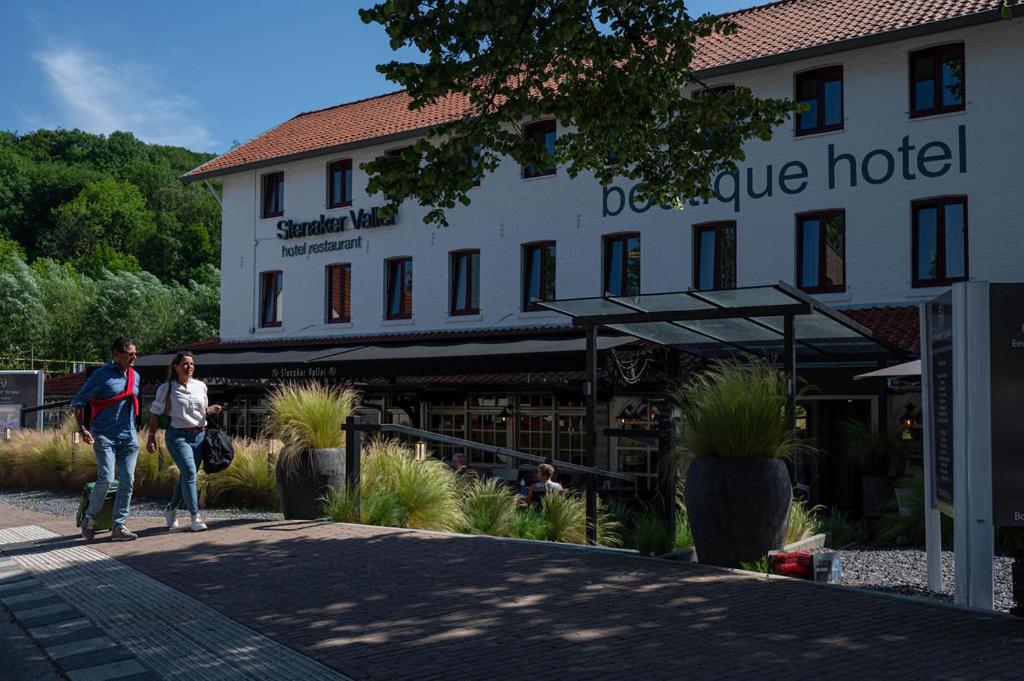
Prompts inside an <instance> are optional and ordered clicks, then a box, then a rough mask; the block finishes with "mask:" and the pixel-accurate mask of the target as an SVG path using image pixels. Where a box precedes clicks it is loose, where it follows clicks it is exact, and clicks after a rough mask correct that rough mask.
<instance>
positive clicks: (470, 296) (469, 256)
mask: <svg viewBox="0 0 1024 681" xmlns="http://www.w3.org/2000/svg"><path fill="white" fill-rule="evenodd" d="M448 273H449V280H450V285H449V295H448V309H449V311H450V313H451V314H452V316H455V315H461V314H479V313H480V251H478V250H475V249H473V250H465V251H452V253H451V260H450V266H449V270H448Z"/></svg>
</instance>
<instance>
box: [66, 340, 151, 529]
mask: <svg viewBox="0 0 1024 681" xmlns="http://www.w3.org/2000/svg"><path fill="white" fill-rule="evenodd" d="M111 349H112V350H113V355H114V361H112V362H110V363H109V364H106V365H104V366H102V367H100V368H99V369H97V370H96V371H94V372H93V373H92V375H90V376H89V379H88V380H87V381H86V382H85V385H84V386H82V389H81V390H79V391H78V394H77V395H75V397H74V399H73V400H71V407H72V409H73V411H74V414H75V421H76V422H77V423H78V432H79V433H81V434H82V440H84V441H85V443H86V444H91V445H92V449H93V452H95V453H96V486H95V487H93V490H92V496H91V497H90V499H89V506H88V508H86V510H85V517H84V518H82V537H84V538H85V539H87V540H91V539H92V538H93V537H95V536H96V516H98V515H99V514H100V511H102V510H103V502H104V500H105V499H106V497H107V489H109V487H110V483H111V482H113V480H114V472H115V469H116V472H117V483H118V484H117V495H116V496H115V497H114V526H113V531H112V532H111V535H110V538H111V540H112V541H131V540H132V539H136V538H138V535H136V534H135V533H134V532H130V531H129V530H128V528H127V527H125V521H127V520H128V509H129V507H130V505H131V501H132V485H133V484H134V482H135V461H136V459H138V457H139V443H138V440H137V439H136V437H135V418H136V417H137V416H138V415H139V374H138V373H137V372H136V371H135V369H133V368H132V365H133V364H135V358H136V357H138V355H139V353H138V352H137V351H136V350H135V343H133V342H131V341H130V340H128V339H127V338H118V339H117V340H115V341H114V344H113V347H112V348H111ZM86 404H88V405H89V408H90V411H91V414H90V422H89V423H84V421H83V407H85V405H86Z"/></svg>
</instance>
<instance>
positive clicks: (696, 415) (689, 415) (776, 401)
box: [673, 358, 814, 459]
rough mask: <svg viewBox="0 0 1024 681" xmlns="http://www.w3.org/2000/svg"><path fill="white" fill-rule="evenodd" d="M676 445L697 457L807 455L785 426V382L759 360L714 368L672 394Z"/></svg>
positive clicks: (805, 446) (804, 445)
mask: <svg viewBox="0 0 1024 681" xmlns="http://www.w3.org/2000/svg"><path fill="white" fill-rule="evenodd" d="M673 401H674V403H675V404H676V406H678V407H679V409H680V411H681V413H682V414H681V415H682V418H681V419H680V424H679V443H680V445H681V446H682V448H683V449H685V450H686V451H687V452H689V453H691V454H692V455H693V456H696V457H698V458H704V457H719V458H781V459H792V458H794V457H795V456H797V455H802V454H811V453H813V451H814V449H813V447H812V446H810V445H809V444H808V443H806V442H803V441H800V440H798V439H796V438H793V437H791V434H790V431H789V430H788V429H787V427H786V420H785V418H784V409H785V404H786V378H785V375H784V374H783V373H782V372H781V371H778V370H776V369H775V368H774V367H773V366H772V364H771V363H770V362H768V361H767V360H763V359H759V358H746V359H743V360H727V361H720V362H717V363H716V364H714V365H713V366H712V367H711V368H710V369H708V370H707V371H704V372H702V373H700V374H699V375H697V377H696V378H694V379H693V380H692V381H691V382H689V383H687V384H686V385H683V386H681V387H680V388H678V389H677V390H676V393H675V395H674V399H673Z"/></svg>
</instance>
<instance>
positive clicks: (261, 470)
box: [201, 438, 280, 508]
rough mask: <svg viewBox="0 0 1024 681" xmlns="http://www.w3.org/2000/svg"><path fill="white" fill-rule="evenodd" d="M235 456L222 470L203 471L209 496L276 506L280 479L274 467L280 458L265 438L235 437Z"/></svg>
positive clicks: (251, 503) (260, 505) (255, 504)
mask: <svg viewBox="0 0 1024 681" xmlns="http://www.w3.org/2000/svg"><path fill="white" fill-rule="evenodd" d="M233 444H234V447H235V458H234V460H233V461H232V462H231V465H230V466H228V467H227V468H226V469H224V470H223V471H221V472H220V473H213V474H212V475H207V474H205V473H204V474H202V476H201V477H202V479H203V481H204V484H205V488H204V489H205V491H206V499H207V501H208V502H215V501H217V500H220V499H227V500H230V501H232V502H236V503H239V502H241V503H247V504H248V505H251V506H256V507H265V508H277V507H278V506H279V505H280V502H278V501H277V480H276V478H275V475H274V466H275V464H276V462H277V457H276V456H273V455H271V454H270V447H269V443H268V442H267V441H266V440H250V439H248V438H236V439H235V440H233Z"/></svg>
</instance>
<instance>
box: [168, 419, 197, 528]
mask: <svg viewBox="0 0 1024 681" xmlns="http://www.w3.org/2000/svg"><path fill="white" fill-rule="evenodd" d="M205 438H206V433H204V432H203V431H201V430H200V431H198V432H194V431H190V430H181V429H179V428H168V429H167V435H166V437H165V440H166V441H167V451H168V452H170V453H171V458H172V459H174V465H175V466H177V467H178V482H177V484H176V485H175V486H174V494H172V495H171V502H170V503H169V504H168V506H170V507H171V508H178V504H180V503H181V500H182V499H184V500H185V503H186V504H187V505H188V510H189V513H191V514H192V515H193V516H196V515H198V514H199V493H198V491H197V490H196V471H197V470H198V468H199V463H200V461H201V460H202V456H201V455H200V453H199V445H201V444H203V440H204V439H205Z"/></svg>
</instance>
